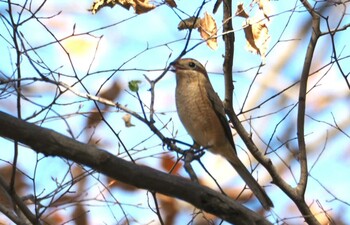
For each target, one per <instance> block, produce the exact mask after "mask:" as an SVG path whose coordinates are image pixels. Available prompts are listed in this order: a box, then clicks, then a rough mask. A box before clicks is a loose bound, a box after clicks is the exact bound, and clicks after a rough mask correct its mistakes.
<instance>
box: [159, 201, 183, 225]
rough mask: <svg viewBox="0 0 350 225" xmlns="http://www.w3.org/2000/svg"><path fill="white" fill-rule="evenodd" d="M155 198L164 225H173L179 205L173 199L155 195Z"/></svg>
mask: <svg viewBox="0 0 350 225" xmlns="http://www.w3.org/2000/svg"><path fill="white" fill-rule="evenodd" d="M157 198H158V200H159V202H160V204H159V205H160V208H161V209H162V214H164V224H174V223H175V219H176V216H177V215H178V213H179V205H178V202H177V200H176V199H175V198H172V197H169V196H166V195H162V194H157Z"/></svg>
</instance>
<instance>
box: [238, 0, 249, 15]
mask: <svg viewBox="0 0 350 225" xmlns="http://www.w3.org/2000/svg"><path fill="white" fill-rule="evenodd" d="M236 16H239V17H243V18H248V17H249V15H248V14H247V13H246V12H245V10H244V7H243V3H242V2H240V3H238V4H237V9H236Z"/></svg>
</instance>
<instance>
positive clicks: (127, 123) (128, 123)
mask: <svg viewBox="0 0 350 225" xmlns="http://www.w3.org/2000/svg"><path fill="white" fill-rule="evenodd" d="M122 119H123V120H124V123H125V126H126V127H133V126H135V125H134V124H132V123H131V115H130V114H125V115H124V116H123V118H122Z"/></svg>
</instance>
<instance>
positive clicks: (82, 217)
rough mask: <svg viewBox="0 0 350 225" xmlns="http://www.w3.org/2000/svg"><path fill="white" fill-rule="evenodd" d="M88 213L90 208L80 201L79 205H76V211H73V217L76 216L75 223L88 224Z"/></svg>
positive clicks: (79, 224) (77, 224)
mask: <svg viewBox="0 0 350 225" xmlns="http://www.w3.org/2000/svg"><path fill="white" fill-rule="evenodd" d="M87 214H88V210H86V209H85V207H84V206H83V205H82V204H81V203H78V204H77V205H75V207H74V211H73V213H72V218H74V223H75V224H76V225H84V224H88V218H87Z"/></svg>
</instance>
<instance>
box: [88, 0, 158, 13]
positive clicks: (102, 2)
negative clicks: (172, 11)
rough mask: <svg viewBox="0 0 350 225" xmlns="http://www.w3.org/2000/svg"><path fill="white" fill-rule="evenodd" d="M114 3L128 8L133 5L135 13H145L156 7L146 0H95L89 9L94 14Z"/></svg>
mask: <svg viewBox="0 0 350 225" xmlns="http://www.w3.org/2000/svg"><path fill="white" fill-rule="evenodd" d="M116 4H118V5H120V6H122V7H123V8H125V9H128V10H129V9H130V7H133V8H134V10H135V13H136V14H142V13H146V12H148V11H150V10H152V9H154V8H155V7H156V6H155V5H152V4H149V3H148V0H95V1H94V3H93V4H92V7H91V9H89V11H91V12H92V14H95V13H97V12H98V11H99V10H100V9H101V8H103V7H105V6H109V7H111V8H112V7H114V6H115V5H116Z"/></svg>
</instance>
